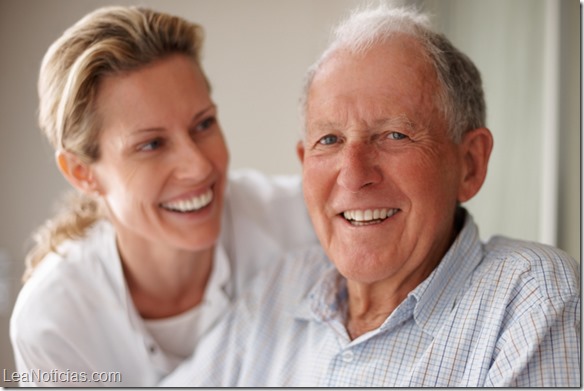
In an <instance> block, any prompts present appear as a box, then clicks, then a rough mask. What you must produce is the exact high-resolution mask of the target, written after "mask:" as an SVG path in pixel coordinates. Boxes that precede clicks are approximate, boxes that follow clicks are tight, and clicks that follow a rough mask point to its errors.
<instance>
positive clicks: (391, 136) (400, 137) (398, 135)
mask: <svg viewBox="0 0 584 391" xmlns="http://www.w3.org/2000/svg"><path fill="white" fill-rule="evenodd" d="M407 137H408V136H406V135H405V134H403V133H399V132H390V133H389V134H388V135H387V138H388V139H391V140H403V139H405V138H407Z"/></svg>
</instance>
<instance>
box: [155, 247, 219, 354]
mask: <svg viewBox="0 0 584 391" xmlns="http://www.w3.org/2000/svg"><path fill="white" fill-rule="evenodd" d="M229 275H230V270H229V263H228V262H227V259H226V255H225V252H224V251H223V248H222V247H221V246H219V247H218V248H217V249H216V251H215V260H214V262H213V269H212V270H211V276H210V278H209V282H208V284H207V291H206V292H205V295H204V297H203V300H202V302H201V303H200V304H199V305H197V306H195V307H193V308H192V309H190V310H188V311H185V312H183V313H182V314H179V315H176V316H172V317H169V318H164V319H150V320H144V325H145V326H146V330H147V331H148V333H150V335H151V336H152V338H153V339H154V340H155V341H156V343H157V344H158V346H159V348H160V349H161V350H162V351H163V352H164V354H166V355H168V356H169V357H168V358H169V359H171V360H173V361H174V360H178V361H182V360H184V359H185V358H187V357H188V356H190V355H191V354H192V353H193V351H194V350H195V346H196V344H197V341H198V340H199V339H200V338H201V336H202V335H203V334H204V333H205V332H206V331H208V330H209V329H210V328H211V326H213V325H214V324H215V322H216V321H217V320H218V319H219V318H220V317H221V315H223V313H224V311H226V310H227V307H228V305H229V299H228V297H227V295H226V294H225V290H224V288H225V286H226V285H227V284H228V282H229Z"/></svg>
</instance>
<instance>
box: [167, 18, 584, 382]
mask: <svg viewBox="0 0 584 391" xmlns="http://www.w3.org/2000/svg"><path fill="white" fill-rule="evenodd" d="M305 98H306V99H305V103H304V107H305V124H306V132H305V136H304V140H303V141H302V142H301V143H300V144H299V146H298V154H299V156H300V160H301V161H302V164H303V178H304V193H305V199H306V203H307V206H308V209H309V212H310V215H311V218H312V221H313V224H314V226H315V229H316V232H317V235H318V237H319V240H320V242H321V245H322V247H318V248H313V249H309V250H305V251H300V252H298V253H295V254H289V255H288V258H289V259H288V260H287V262H286V263H285V264H286V266H285V267H284V268H283V269H279V270H274V271H272V272H271V274H268V275H265V276H263V278H262V279H260V280H258V282H257V283H256V285H255V286H253V287H251V289H250V291H249V292H248V295H247V296H246V297H245V298H244V299H243V300H242V302H240V303H239V304H238V305H237V306H236V307H235V308H234V310H233V312H232V313H231V314H230V315H229V316H228V317H227V319H226V321H225V322H223V323H222V324H221V325H219V327H217V329H215V330H213V332H212V333H211V334H210V335H209V336H208V338H206V340H205V341H203V343H202V344H201V345H200V346H199V348H198V349H197V352H196V353H195V356H194V357H193V359H192V360H191V361H190V362H187V363H186V364H185V365H183V366H182V367H181V368H179V369H178V370H177V372H176V373H174V374H173V375H171V376H170V377H169V378H168V379H167V383H166V384H167V385H202V386H256V387H257V386H332V387H346V386H361V387H365V386H396V387H405V386H414V387H419V386H430V387H439V386H446V387H454V386H462V387H473V386H477V387H483V386H501V387H503V386H518V387H537V386H563V387H577V386H580V363H579V357H580V291H579V290H580V287H579V280H578V266H577V264H576V263H575V261H574V260H573V259H571V258H570V257H569V256H567V255H566V254H565V253H563V252H561V251H560V250H557V249H554V248H552V247H548V246H544V245H540V244H536V243H528V242H521V241H517V240H511V239H507V238H504V237H495V238H493V239H491V240H490V241H489V242H488V243H481V241H480V239H479V236H478V229H477V226H476V225H475V223H474V222H473V219H472V217H471V216H470V215H469V213H468V212H466V211H465V210H464V209H463V208H462V207H461V203H463V202H465V201H468V200H469V199H470V198H472V197H473V196H474V195H475V194H476V193H477V192H478V191H479V189H480V188H481V186H482V184H483V181H484V179H485V176H486V172H487V165H488V161H489V155H490V152H491V148H492V145H493V140H492V136H491V133H490V132H489V130H488V129H487V128H485V105H484V101H483V92H482V87H481V80H480V75H479V72H478V71H477V69H476V68H475V66H474V65H473V63H472V62H471V61H470V60H469V59H468V58H467V57H466V56H465V55H464V54H462V53H460V52H459V51H458V50H457V49H456V48H454V47H453V46H452V45H451V43H450V42H449V41H448V40H447V39H446V38H445V37H444V36H442V35H439V34H436V33H434V32H432V31H431V30H430V29H429V27H428V25H427V21H426V19H425V18H424V17H423V16H421V15H419V14H417V13H415V12H411V11H407V10H404V9H386V8H379V9H376V10H368V11H364V12H361V13H357V14H354V15H352V17H351V18H349V19H348V20H347V21H346V22H345V23H344V24H342V25H341V26H340V27H339V28H338V30H337V35H336V39H335V40H334V42H333V43H332V44H331V46H330V47H329V49H328V50H327V51H325V53H324V54H323V56H322V57H321V58H320V60H319V61H318V62H317V63H316V64H315V65H314V66H313V67H312V69H311V70H310V72H309V77H308V83H307V87H306V97H305Z"/></svg>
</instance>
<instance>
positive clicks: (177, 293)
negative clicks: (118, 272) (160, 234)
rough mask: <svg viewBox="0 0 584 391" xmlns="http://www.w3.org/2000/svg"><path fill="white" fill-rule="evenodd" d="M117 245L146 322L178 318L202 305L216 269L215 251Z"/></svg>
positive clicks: (131, 292) (122, 243) (133, 298)
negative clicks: (210, 279) (172, 317)
mask: <svg viewBox="0 0 584 391" xmlns="http://www.w3.org/2000/svg"><path fill="white" fill-rule="evenodd" d="M117 245H118V250H119V253H120V257H121V260H122V266H123V271H124V277H125V279H126V284H127V285H128V289H129V291H130V295H131V297H132V300H133V302H134V305H135V306H136V308H137V310H138V312H139V313H140V315H141V316H142V317H143V318H145V319H159V318H166V317H170V316H174V315H178V314H180V313H183V312H185V311H187V310H189V309H191V308H193V307H195V306H196V305H198V304H199V303H200V302H201V301H202V299H203V296H204V294H205V288H206V286H207V282H208V280H209V276H210V274H211V270H212V265H213V252H214V249H213V248H212V247H211V248H208V249H205V250H202V251H197V252H193V251H184V250H179V249H176V248H168V247H164V246H160V245H148V244H146V245H135V244H132V243H127V242H126V241H124V240H123V239H122V240H120V238H118V243H117Z"/></svg>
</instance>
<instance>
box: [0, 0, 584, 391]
mask: <svg viewBox="0 0 584 391" xmlns="http://www.w3.org/2000/svg"><path fill="white" fill-rule="evenodd" d="M400 2H401V3H412V4H414V5H417V6H419V7H421V8H423V9H426V10H428V11H430V12H431V13H432V14H433V15H434V18H433V21H434V24H435V26H436V27H437V28H438V29H439V30H441V31H443V32H445V33H446V34H447V36H449V37H450V39H451V40H452V41H453V43H454V44H455V45H457V46H458V47H459V48H460V49H462V50H463V51H464V52H466V53H467V54H468V55H469V56H470V57H471V58H472V59H473V60H474V61H475V63H476V64H477V66H478V68H479V69H480V70H481V72H482V74H483V79H484V85H485V93H486V98H487V105H488V125H489V127H490V128H491V130H492V132H493V134H494V137H495V148H494V151H493V154H492V157H491V164H490V170H489V174H488V178H487V181H486V183H485V185H484V187H483V189H482V190H481V192H480V193H479V195H478V196H477V197H476V198H475V199H474V200H472V201H471V202H470V203H468V205H467V206H468V208H469V209H470V210H471V212H472V213H473V214H474V216H475V219H476V220H477V221H478V224H479V226H480V229H481V234H482V237H483V238H484V239H487V238H488V237H489V236H491V235H493V234H496V233H500V234H505V235H508V236H512V237H515V238H521V239H526V240H538V241H544V242H547V243H551V244H555V245H557V246H559V247H560V248H562V249H564V250H565V251H567V252H568V253H570V254H571V255H572V256H573V257H575V258H576V259H577V260H578V261H579V260H580V255H581V254H580V241H581V232H580V218H581V210H580V200H581V189H580V188H581V186H580V180H581V173H580V169H581V162H580V160H581V157H580V156H581V155H580V145H581V141H580V135H581V130H580V108H581V103H580V86H581V81H580V68H581V65H580V50H581V43H580V34H581V32H580V12H581V10H580V4H579V2H578V1H577V0H563V1H560V0H488V1H483V0H440V1H437V0H416V1H406V0H404V1H400ZM368 3H369V2H366V1H358V0H294V1H292V0H280V1H273V0H212V1H211V0H141V1H133V0H126V1H124V0H118V1H109V0H106V1H98V0H84V1H77V0H50V1H47V0H0V53H1V56H2V61H0V180H1V185H0V189H1V190H0V197H1V201H2V202H1V203H0V370H2V369H7V370H8V371H13V370H14V364H13V358H12V350H11V348H10V343H9V339H8V321H9V317H10V313H11V311H12V306H13V303H14V300H15V298H16V295H17V293H18V291H19V289H20V287H21V283H20V276H21V275H22V271H23V257H24V254H25V253H26V249H27V248H28V246H29V245H30V242H29V239H28V238H29V235H30V233H31V232H32V231H33V230H34V228H35V227H36V226H38V225H39V224H41V223H42V222H43V221H44V220H45V219H46V218H47V217H49V216H50V215H51V214H52V212H53V207H54V204H55V201H56V200H57V199H58V197H59V194H61V193H62V191H63V190H64V189H66V188H67V185H66V183H65V181H64V180H63V179H62V178H61V176H60V174H59V173H58V171H57V168H56V166H55V164H54V159H53V151H52V150H51V148H50V147H49V145H48V143H47V142H45V141H44V139H43V137H42V136H41V134H40V131H39V130H38V128H37V125H36V111H37V98H36V80H37V73H38V67H39V64H40V61H41V58H42V56H43V54H44V52H45V50H46V48H47V47H48V46H49V45H50V43H51V42H52V41H53V40H55V39H56V38H57V37H58V36H59V35H60V34H61V32H62V31H63V30H64V29H65V28H67V27H68V26H70V25H71V24H73V23H74V22H75V21H77V20H78V19H79V18H80V17H81V16H83V15H84V14H85V13H87V12H89V11H91V10H93V9H94V8H97V7H99V6H103V5H107V4H141V5H146V6H150V7H153V8H156V9H159V10H162V11H167V12H170V13H174V14H178V15H181V16H183V17H185V18H188V19H190V20H193V21H196V22H199V23H201V24H202V25H203V26H204V27H205V30H206V41H205V48H204V61H203V64H204V67H205V69H206V72H207V74H208V76H209V78H210V79H211V82H212V84H213V88H214V92H213V97H214V99H215V101H216V103H217V104H218V106H219V118H220V121H221V123H222V126H223V129H224V131H225V133H226V138H227V140H228V144H229V146H230V149H231V167H232V168H234V169H236V168H242V167H252V168H257V169H260V170H263V171H265V172H267V173H271V174H296V173H300V165H299V163H298V162H297V159H296V156H295V152H294V151H295V149H294V146H295V143H296V141H297V139H298V132H299V131H300V122H299V119H298V115H297V114H298V110H297V100H298V96H299V93H300V89H301V84H302V78H303V75H304V72H305V70H306V68H307V67H308V66H309V65H310V64H311V63H312V61H314V60H315V59H316V57H317V55H318V54H319V52H320V51H321V50H322V49H323V48H324V45H325V44H326V41H327V38H328V36H329V31H330V28H331V26H332V25H333V24H334V23H335V22H336V21H338V20H339V19H340V18H341V17H342V16H344V15H346V13H347V12H349V11H350V10H351V9H352V8H354V7H355V6H362V5H365V4H368ZM0 373H2V372H0ZM2 380H3V379H0V385H4V386H14V384H3V382H2Z"/></svg>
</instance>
